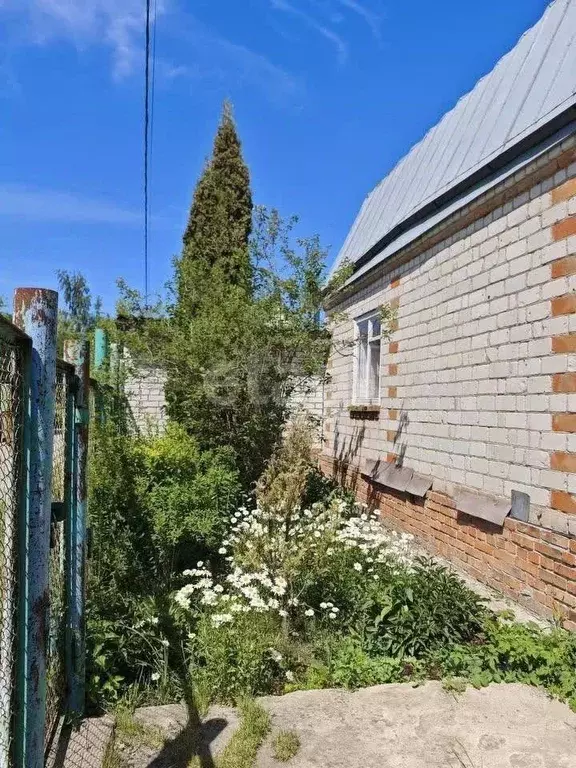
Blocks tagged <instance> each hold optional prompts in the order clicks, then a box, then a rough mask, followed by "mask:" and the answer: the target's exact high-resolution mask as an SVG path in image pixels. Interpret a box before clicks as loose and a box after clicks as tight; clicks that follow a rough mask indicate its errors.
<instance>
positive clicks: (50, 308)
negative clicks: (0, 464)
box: [14, 288, 58, 768]
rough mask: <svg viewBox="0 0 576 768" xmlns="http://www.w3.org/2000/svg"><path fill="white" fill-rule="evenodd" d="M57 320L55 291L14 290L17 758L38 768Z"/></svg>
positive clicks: (41, 750) (41, 752)
mask: <svg viewBox="0 0 576 768" xmlns="http://www.w3.org/2000/svg"><path fill="white" fill-rule="evenodd" d="M57 317H58V294H57V293H56V292H55V291H49V290H45V289H42V288H17V289H16V293H15V297H14V324H15V325H17V326H18V327H19V328H21V329H22V330H23V331H24V332H25V333H27V334H28V336H30V338H31V339H32V355H31V365H30V452H29V477H28V537H27V552H26V571H25V589H26V591H27V595H26V617H25V618H26V625H27V626H26V633H27V634H26V640H25V665H24V675H25V680H24V688H25V690H24V704H25V708H26V714H25V731H24V747H23V748H24V754H23V759H24V765H25V766H26V768H43V765H44V735H45V728H46V669H47V653H48V642H47V641H48V627H49V622H50V589H49V559H50V523H51V506H52V454H53V446H54V409H55V396H56V326H57Z"/></svg>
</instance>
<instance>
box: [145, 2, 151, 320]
mask: <svg viewBox="0 0 576 768" xmlns="http://www.w3.org/2000/svg"><path fill="white" fill-rule="evenodd" d="M150 5H151V3H150V0H146V45H145V56H146V63H145V72H144V307H145V309H148V293H149V285H148V278H149V267H148V239H149V237H148V236H149V213H150V203H149V165H150V22H151V8H150Z"/></svg>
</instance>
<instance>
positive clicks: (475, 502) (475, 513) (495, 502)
mask: <svg viewBox="0 0 576 768" xmlns="http://www.w3.org/2000/svg"><path fill="white" fill-rule="evenodd" d="M454 502H455V504H456V509H457V510H458V511H459V512H463V513H464V514H465V515H470V517H479V518H480V519H481V520H487V521H488V522H489V523H494V525H498V526H500V527H502V526H503V525H504V520H505V519H506V518H507V517H508V514H509V512H510V509H511V507H512V502H511V501H510V500H509V499H508V500H506V499H495V498H493V497H491V496H481V495H480V494H478V493H471V492H470V491H464V490H459V491H457V492H456V494H455V496H454Z"/></svg>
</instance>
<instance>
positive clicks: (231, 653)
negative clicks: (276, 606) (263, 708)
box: [189, 614, 284, 704]
mask: <svg viewBox="0 0 576 768" xmlns="http://www.w3.org/2000/svg"><path fill="white" fill-rule="evenodd" d="M193 635H194V636H193V637H191V638H190V641H189V652H190V675H191V678H192V683H193V685H194V686H195V687H196V688H197V689H198V690H200V691H201V692H204V691H206V692H208V694H209V697H210V698H211V699H212V700H217V701H220V702H223V703H227V704H230V703H231V704H234V703H236V702H237V701H239V700H242V699H243V698H245V697H246V696H254V695H256V694H259V693H267V692H270V691H272V690H274V689H275V688H278V684H280V685H281V684H282V682H283V678H284V674H283V672H282V663H281V662H282V655H281V654H280V652H279V651H277V650H276V648H277V646H278V642H279V639H280V635H281V627H280V624H279V622H278V621H277V619H276V618H275V617H274V616H272V615H269V614H258V615H254V614H242V615H239V616H238V617H237V619H236V621H234V622H233V623H223V624H215V623H214V622H213V621H212V617H211V616H209V615H206V614H205V615H201V616H200V618H199V621H198V623H197V625H196V633H193ZM277 681H281V682H280V683H278V682H277Z"/></svg>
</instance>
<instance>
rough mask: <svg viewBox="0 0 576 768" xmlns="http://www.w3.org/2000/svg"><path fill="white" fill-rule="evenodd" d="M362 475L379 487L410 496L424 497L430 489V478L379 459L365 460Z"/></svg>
mask: <svg viewBox="0 0 576 768" xmlns="http://www.w3.org/2000/svg"><path fill="white" fill-rule="evenodd" d="M362 474H364V475H367V476H368V477H370V479H371V480H372V481H373V482H375V483H378V484H379V485H385V486H386V487H387V488H392V489H393V490H395V491H404V492H405V493H409V494H411V495H412V496H420V497H422V496H425V495H426V493H427V492H428V491H429V490H430V488H431V487H432V478H431V477H428V476H427V475H420V474H418V473H417V472H414V470H413V469H410V468H409V467H401V466H397V465H396V464H391V463H389V462H386V461H381V460H380V459H366V461H365V462H364V470H363V472H362Z"/></svg>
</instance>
